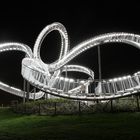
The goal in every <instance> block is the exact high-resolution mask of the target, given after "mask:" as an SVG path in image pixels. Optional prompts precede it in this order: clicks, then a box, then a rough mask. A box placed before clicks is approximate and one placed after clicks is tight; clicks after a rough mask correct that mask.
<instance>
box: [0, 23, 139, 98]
mask: <svg viewBox="0 0 140 140" xmlns="http://www.w3.org/2000/svg"><path fill="white" fill-rule="evenodd" d="M54 30H57V31H59V33H60V35H61V51H60V55H59V58H58V60H56V61H55V62H53V63H51V64H46V63H44V62H43V61H42V60H41V57H40V49H41V44H42V42H43V40H44V38H45V37H46V36H47V35H48V33H50V32H51V31H54ZM109 42H122V43H126V44H130V45H132V46H134V47H137V48H138V49H140V36H139V35H136V34H130V33H108V34H103V35H100V36H97V37H93V38H91V39H89V40H86V41H84V42H82V43H80V44H78V45H77V46H75V47H73V49H71V50H70V47H69V46H70V45H69V39H68V34H67V31H66V29H65V27H64V26H63V25H62V24H61V23H58V22H56V23H53V24H51V25H48V26H46V27H45V28H44V29H43V30H42V31H41V33H40V34H39V36H38V37H37V40H36V42H35V45H34V50H33V53H32V51H31V49H30V48H29V47H28V46H27V45H25V44H20V43H6V44H1V45H0V52H3V51H10V50H16V51H17V50H19V51H23V52H25V53H26V54H27V55H26V56H27V57H26V58H24V59H23V60H22V76H23V77H24V78H25V79H26V80H27V81H28V82H30V83H31V84H32V85H33V86H35V87H37V88H39V89H40V90H41V91H44V92H48V93H49V94H52V95H55V96H59V97H64V98H70V99H76V100H97V99H98V100H108V99H112V98H120V97H124V96H130V95H132V94H136V93H137V92H139V90H140V76H139V75H140V74H139V73H135V74H134V75H133V76H127V77H119V78H115V79H112V80H103V81H100V83H98V86H97V87H96V89H95V92H94V93H88V92H86V90H85V89H84V91H83V87H84V88H88V86H89V85H90V84H92V82H93V81H94V72H93V71H92V70H91V69H89V68H86V67H84V66H80V65H67V63H68V62H70V61H71V60H72V59H73V58H75V57H76V56H78V55H80V54H81V53H83V52H85V51H86V50H88V49H90V48H93V47H95V46H97V45H100V44H105V43H109ZM67 71H76V72H80V73H85V74H87V75H89V77H91V79H92V80H91V79H86V80H78V79H71V78H69V77H63V76H62V73H63V72H67ZM77 81H78V82H77ZM0 88H1V89H3V90H5V91H7V92H10V93H12V94H16V95H18V96H21V97H22V96H23V92H24V91H22V90H19V89H16V88H13V87H10V86H8V85H6V84H4V83H2V82H0ZM99 88H101V90H100V92H97V90H98V89H99ZM112 88H113V89H112ZM41 91H40V92H38V93H36V94H35V97H34V98H35V99H39V98H41V97H42V96H43V95H44V93H43V92H41ZM98 91H99V90H98ZM29 95H30V96H29V98H30V99H33V93H30V94H29Z"/></svg>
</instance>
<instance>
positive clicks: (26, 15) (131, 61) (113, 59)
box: [0, 1, 140, 99]
mask: <svg viewBox="0 0 140 140" xmlns="http://www.w3.org/2000/svg"><path fill="white" fill-rule="evenodd" d="M61 4H62V3H59V4H58V3H53V2H52V3H50V2H46V3H41V2H39V3H35V2H34V3H30V4H29V3H28V4H27V3H21V2H20V3H18V5H15V6H13V5H14V4H13V3H12V4H11V5H10V3H9V7H8V8H7V7H6V4H4V5H2V7H3V8H2V9H1V10H0V42H1V43H2V42H7V41H16V42H22V43H25V44H27V45H29V46H30V47H31V48H32V49H33V45H34V42H35V40H36V38H37V35H38V34H39V33H40V31H41V30H42V29H43V28H44V27H45V26H46V25H48V24H50V23H52V22H61V23H62V24H64V26H65V27H66V29H67V31H68V34H69V38H70V44H71V45H70V46H71V47H70V48H72V47H73V46H75V45H76V44H78V43H80V42H82V41H84V40H85V39H88V38H90V37H93V36H95V35H99V34H102V33H107V32H119V31H120V32H130V33H136V34H140V18H139V17H140V16H139V11H140V8H139V5H137V4H132V3H127V4H126V5H125V4H123V3H122V1H117V3H115V2H112V3H105V2H101V3H99V2H98V3H97V2H94V3H89V2H88V1H87V2H86V3H83V2H80V3H77V4H76V3H74V2H72V1H69V2H68V1H66V2H65V5H64V6H63V5H61ZM60 5H61V6H60ZM10 6H11V8H10ZM12 6H13V7H12ZM59 39H60V36H59V34H58V33H57V32H56V33H55V32H52V33H51V34H49V36H48V37H47V38H46V39H45V41H44V43H43V46H42V50H41V56H42V59H43V60H44V61H45V62H53V61H54V60H55V59H57V57H58V52H59V50H60V45H59V44H60V40H59ZM45 43H46V45H47V47H44V44H45ZM101 55H102V75H103V78H111V77H115V76H119V75H125V74H126V75H127V74H133V73H134V72H137V71H138V70H139V69H140V61H138V60H139V58H140V51H138V49H136V48H134V47H132V46H130V45H126V44H116V43H112V44H107V45H102V47H101ZM23 57H24V54H23V53H20V52H19V53H17V52H5V53H3V54H1V55H0V66H1V67H0V79H1V80H2V81H3V82H6V83H9V84H11V85H14V86H16V87H22V82H23V81H22V76H21V74H20V71H21V61H22V58H23ZM71 64H81V65H84V66H87V67H89V68H91V69H93V70H94V71H95V78H98V67H97V48H93V49H90V50H88V51H87V52H86V53H83V54H82V55H80V56H78V57H77V58H76V59H74V60H72V61H71ZM1 93H3V92H2V91H1ZM4 94H6V93H4ZM4 96H5V95H3V94H1V96H0V98H1V99H3V97H4ZM7 97H8V96H7Z"/></svg>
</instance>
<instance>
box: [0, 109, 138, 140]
mask: <svg viewBox="0 0 140 140" xmlns="http://www.w3.org/2000/svg"><path fill="white" fill-rule="evenodd" d="M139 138H140V113H118V114H117V113H116V114H111V113H106V114H93V115H81V116H78V115H77V116H76V115H73V116H35V115H30V116H27V115H19V114H14V113H12V112H11V111H9V110H8V109H0V140H13V139H14V140H16V139H18V140H22V139H23V140H31V139H34V140H39V139H40V140H47V139H48V140H53V139H55V140H56V139H57V140H61V139H63V140H64V139H65V140H77V139H79V140H93V139H94V140H109V139H113V140H124V139H127V140H132V139H133V140H134V139H139Z"/></svg>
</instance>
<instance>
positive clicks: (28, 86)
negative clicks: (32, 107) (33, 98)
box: [26, 82, 30, 102]
mask: <svg viewBox="0 0 140 140" xmlns="http://www.w3.org/2000/svg"><path fill="white" fill-rule="evenodd" d="M29 92H30V83H29V82H27V94H26V99H27V102H28V101H29V94H30V93H29Z"/></svg>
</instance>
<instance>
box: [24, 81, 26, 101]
mask: <svg viewBox="0 0 140 140" xmlns="http://www.w3.org/2000/svg"><path fill="white" fill-rule="evenodd" d="M23 91H24V93H23V103H25V101H26V100H25V98H26V80H25V79H23Z"/></svg>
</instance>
